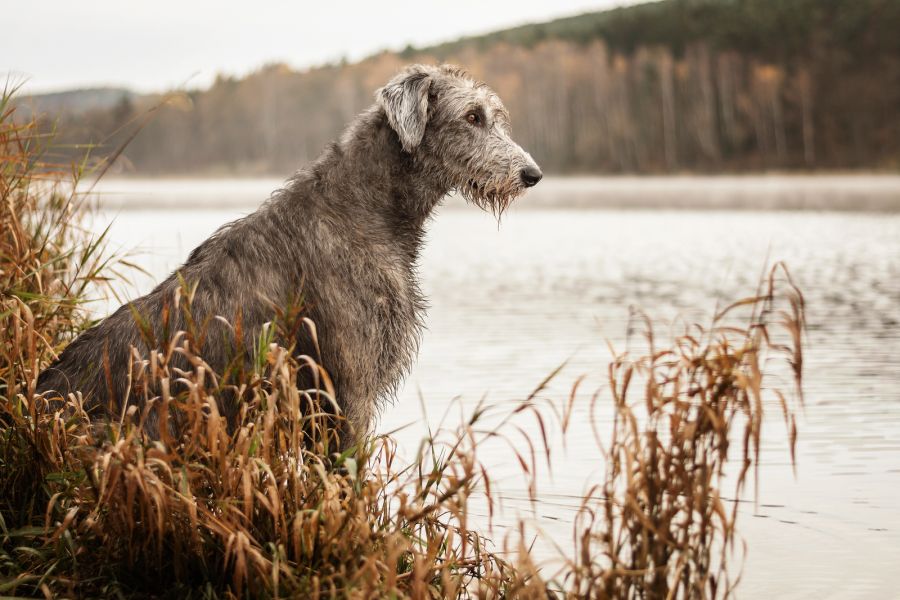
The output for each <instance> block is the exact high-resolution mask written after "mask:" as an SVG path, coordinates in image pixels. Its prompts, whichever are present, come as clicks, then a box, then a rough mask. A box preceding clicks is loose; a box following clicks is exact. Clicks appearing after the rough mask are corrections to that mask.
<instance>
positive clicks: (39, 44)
mask: <svg viewBox="0 0 900 600" xmlns="http://www.w3.org/2000/svg"><path fill="white" fill-rule="evenodd" d="M634 1H635V0H451V1H447V0H439V1H429V0H392V1H390V2H366V1H359V2H351V1H347V0H319V1H317V2H299V1H296V0H295V1H293V2H291V1H288V0H256V1H251V0H247V1H244V2H234V1H232V0H218V1H212V0H154V1H145V0H141V1H137V0H80V1H79V0H17V1H14V2H13V1H11V0H0V4H5V3H9V4H13V5H14V6H15V8H11V7H9V6H7V7H5V11H4V12H5V14H7V15H10V14H14V15H15V23H16V26H10V25H7V26H5V27H4V28H3V35H2V36H0V74H4V73H7V72H11V73H13V76H14V77H15V78H17V79H21V78H27V80H28V84H27V87H28V89H29V90H31V91H48V90H59V89H67V88H72V87H86V86H97V85H116V86H126V87H130V88H133V89H135V90H138V91H161V90H164V89H166V88H171V87H175V86H180V85H182V84H184V83H185V82H186V81H188V80H190V81H189V85H190V86H191V87H194V86H203V85H206V84H208V83H209V82H211V81H212V80H213V78H214V77H215V75H216V73H220V72H221V73H227V74H230V75H242V74H245V73H247V72H249V71H252V70H254V69H256V68H258V67H259V66H261V65H263V64H265V63H267V62H286V63H288V64H290V65H292V66H294V67H305V66H311V65H316V64H321V63H324V62H328V61H334V60H339V59H340V58H342V57H346V58H348V59H350V60H357V59H360V58H363V57H365V56H367V55H369V54H371V53H373V52H376V51H378V50H381V49H385V48H389V49H401V48H403V47H405V46H406V45H407V44H413V45H417V46H420V45H423V44H431V43H434V42H441V41H446V40H452V39H456V38H457V37H460V36H463V35H469V34H475V33H484V32H488V31H492V30H494V29H498V28H503V27H509V26H513V25H520V24H523V23H529V22H535V21H543V20H547V19H551V18H553V17H557V16H564V15H572V14H578V13H580V12H585V11H589V10H597V9H602V8H609V7H614V6H618V5H622V4H631V3H634Z"/></svg>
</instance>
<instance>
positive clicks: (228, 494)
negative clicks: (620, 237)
mask: <svg viewBox="0 0 900 600" xmlns="http://www.w3.org/2000/svg"><path fill="white" fill-rule="evenodd" d="M11 111H12V109H11V108H10V99H9V94H6V95H4V98H3V101H2V104H0V115H2V118H0V159H2V166H0V194H2V203H3V204H2V207H0V225H2V232H3V233H2V236H3V237H2V239H0V244H2V247H0V278H2V297H0V302H2V304H0V321H2V331H4V332H6V333H4V337H3V338H2V339H0V381H2V383H0V595H3V594H6V595H12V596H29V597H31V596H40V597H57V596H68V597H110V596H114V597H172V598H185V597H201V598H234V597H313V598H316V597H360V598H362V597H365V598H370V597H398V598H407V597H408V598H442V597H481V598H500V597H527V598H531V597H534V598H539V597H547V596H548V594H549V593H556V594H558V595H561V596H567V597H573V598H574V597H600V598H667V597H672V598H716V597H726V596H728V595H729V593H730V590H731V586H732V584H733V581H731V580H730V578H729V576H730V574H731V573H732V567H733V565H732V564H731V563H730V561H731V557H732V547H733V545H734V543H735V540H736V539H737V538H736V529H735V524H736V519H737V509H736V507H737V504H736V502H731V503H730V505H729V501H726V500H725V499H724V498H723V497H722V494H721V489H722V485H723V483H722V482H723V479H722V477H723V473H724V472H725V471H724V469H725V466H726V464H727V462H728V459H729V458H730V456H731V455H730V454H729V452H730V448H731V444H732V443H733V442H734V440H735V439H737V440H738V441H739V450H740V451H741V456H740V459H739V460H740V461H741V462H740V463H739V466H740V475H739V477H738V478H737V486H738V488H739V489H738V490H736V494H735V497H738V496H739V492H740V488H741V486H742V485H743V483H744V481H745V479H746V477H747V476H748V475H749V474H752V473H755V472H756V467H757V465H758V456H759V448H760V441H761V436H762V430H763V423H764V420H763V413H764V408H765V407H766V406H767V405H768V403H769V399H767V396H768V398H770V399H771V398H774V400H775V401H776V402H780V404H779V406H780V408H779V410H781V411H782V412H783V414H784V417H785V419H786V422H787V423H788V426H789V427H790V428H791V432H792V435H791V445H792V447H793V439H794V434H793V432H794V429H793V404H792V403H791V402H790V401H789V399H790V398H795V399H796V400H799V395H798V391H799V379H800V366H801V356H800V339H801V334H802V328H803V304H802V298H801V297H800V295H799V292H797V291H796V288H794V287H793V285H792V284H791V283H790V281H789V280H786V279H785V278H784V277H783V276H781V274H782V273H786V272H785V271H782V270H773V271H772V275H771V277H770V279H768V280H767V281H766V285H765V288H764V289H763V290H762V292H761V293H760V294H759V295H758V296H757V297H755V298H751V299H748V300H746V301H744V302H743V303H739V304H738V305H737V306H736V307H734V308H731V309H729V310H726V311H724V312H723V314H722V315H720V316H719V317H718V318H717V320H716V323H715V324H714V326H713V327H712V328H710V329H708V330H699V329H698V330H696V331H694V332H693V335H685V336H683V337H680V338H678V339H676V340H675V341H674V344H672V345H671V347H667V348H665V349H656V348H654V344H655V342H654V341H653V339H652V335H649V327H648V340H649V341H650V346H651V351H650V352H649V354H648V355H647V356H644V357H638V358H635V359H629V358H628V357H627V356H620V357H619V358H618V359H616V360H615V362H613V364H611V365H610V375H609V376H610V384H611V385H610V391H611V395H612V400H613V402H614V408H615V414H616V418H615V422H614V428H613V431H612V432H611V436H610V434H609V433H608V432H603V431H598V432H597V437H598V440H601V443H600V446H601V447H600V449H599V450H598V460H604V461H605V464H606V465H607V476H606V478H605V480H604V481H599V482H596V484H595V485H594V487H593V488H591V490H590V492H589V493H588V494H586V496H585V498H584V499H583V503H582V508H581V510H580V511H579V514H578V517H577V519H576V521H575V524H574V527H575V530H574V536H575V539H576V540H577V543H576V548H574V551H572V552H569V553H566V552H564V554H567V555H568V556H569V558H568V560H567V561H566V562H565V564H564V566H563V567H562V568H560V569H559V570H553V571H550V570H548V569H547V568H544V569H541V568H540V565H539V564H537V563H536V561H535V560H534V559H533V558H532V557H531V556H530V554H529V550H528V547H527V546H526V545H525V540H526V539H528V538H527V537H526V536H527V535H528V533H527V531H526V530H525V528H524V526H523V527H522V528H521V529H520V532H521V533H519V534H514V535H510V536H508V537H507V540H506V542H507V543H506V544H505V546H506V547H505V548H503V550H504V551H503V552H496V551H494V547H493V545H492V544H491V542H490V541H489V540H486V539H485V538H483V537H482V536H481V534H480V533H479V527H478V524H476V523H473V522H472V521H473V520H474V518H473V517H472V515H471V514H470V513H471V512H472V511H471V507H472V503H473V502H477V503H479V504H480V503H482V502H485V501H486V502H487V504H488V507H489V510H490V511H493V510H494V496H495V495H496V490H495V489H494V487H493V486H492V485H491V481H490V477H489V472H488V470H487V469H486V467H485V465H484V463H483V462H482V461H481V459H480V458H479V446H480V445H482V444H483V443H484V442H485V441H486V440H487V439H489V438H501V439H506V440H508V441H509V442H510V444H509V445H510V450H511V452H513V453H515V455H516V456H517V457H518V460H519V462H520V464H521V465H522V469H523V473H524V475H525V477H526V478H527V479H531V478H533V477H534V476H535V475H534V474H535V473H536V472H537V471H538V469H537V462H538V461H539V460H541V459H542V458H543V456H542V455H546V454H548V453H549V452H550V451H551V449H550V443H549V442H548V438H550V437H552V436H550V435H548V431H549V430H550V429H551V428H552V429H553V430H561V431H562V432H565V431H567V430H568V428H569V424H570V423H571V421H572V418H573V410H574V409H575V407H576V406H577V403H578V402H580V401H581V400H580V395H579V394H576V393H575V392H574V390H573V394H572V395H571V397H570V399H569V400H568V401H567V402H565V403H563V404H562V405H560V404H558V403H553V402H544V401H539V400H537V398H538V396H539V394H538V393H539V392H540V391H541V390H542V389H543V386H544V383H546V382H544V383H542V384H541V386H539V388H538V390H536V392H535V393H534V394H532V395H531V396H529V397H528V398H526V399H524V400H523V401H522V402H520V403H518V404H517V405H516V406H514V407H513V408H511V409H509V408H506V409H503V408H498V407H493V408H486V407H479V409H478V410H476V411H475V412H474V413H473V414H472V416H471V417H470V418H469V420H468V421H466V422H464V423H462V424H460V425H459V426H458V427H455V428H451V429H449V430H442V431H439V432H437V433H435V434H434V435H432V436H430V437H429V438H428V439H426V440H425V441H423V443H422V445H421V447H420V449H419V453H418V457H417V459H416V460H414V461H413V462H412V463H411V464H408V465H407V464H401V463H400V461H399V459H398V457H397V452H396V447H395V445H394V442H393V441H392V440H391V439H390V438H389V437H384V436H382V437H376V438H372V439H370V440H369V441H368V442H367V443H366V444H365V445H364V446H363V447H359V448H354V449H352V450H349V451H347V452H344V453H343V454H338V453H336V452H335V451H334V449H335V445H334V435H335V431H334V428H333V422H332V421H331V419H330V417H329V416H328V414H327V411H324V410H321V409H322V408H325V407H327V406H328V405H330V403H331V402H332V400H333V398H332V394H331V390H330V386H329V384H328V378H327V374H326V373H325V372H324V371H323V370H322V369H321V368H320V367H319V366H318V365H317V364H316V363H315V361H313V360H312V359H311V358H309V357H296V356H294V355H293V354H292V352H291V349H290V348H283V347H280V346H278V345H277V344H275V343H272V339H273V338H272V337H271V336H270V335H269V334H268V333H266V332H264V333H263V334H262V335H261V336H260V342H259V345H258V348H259V350H258V352H257V356H256V361H255V362H254V366H253V368H252V369H248V370H241V371H240V372H237V373H229V375H228V377H227V378H226V377H223V374H217V373H214V372H212V370H211V369H209V367H208V366H207V365H206V364H205V363H204V362H203V359H202V357H200V356H197V355H196V354H195V353H194V352H192V350H191V347H192V346H191V344H190V339H192V337H195V336H197V335H202V332H198V331H187V332H180V333H178V334H175V335H173V336H172V337H171V338H170V339H169V340H167V343H166V344H163V345H162V347H160V348H159V349H158V350H156V351H154V352H153V353H152V354H150V355H149V356H137V355H135V358H136V360H137V361H138V362H139V364H140V365H141V367H142V368H141V369H140V371H139V373H137V374H136V377H140V378H144V379H145V380H146V382H147V384H148V385H145V386H141V387H142V388H143V389H154V390H158V391H159V394H158V396H157V397H156V398H155V399H154V400H153V401H152V402H149V403H148V404H147V408H146V409H145V411H144V412H140V411H138V410H136V409H134V408H132V409H129V410H127V411H126V412H124V413H123V414H121V415H118V416H117V417H116V418H115V419H112V420H110V421H107V422H102V423H95V422H92V421H91V419H90V416H89V415H88V414H86V413H85V411H84V410H83V409H82V406H81V399H80V398H79V397H77V396H73V397H71V398H70V399H69V401H68V402H67V403H66V404H65V405H64V406H50V405H48V403H47V402H45V401H43V400H42V399H41V398H35V397H34V396H33V391H34V385H35V379H36V377H37V374H38V372H39V371H40V369H41V368H43V367H44V366H46V365H47V364H48V363H49V362H50V360H51V359H52V358H53V356H54V353H55V352H56V351H58V350H59V348H60V347H61V346H62V345H63V344H65V342H66V340H67V339H70V338H71V336H72V335H73V334H76V333H77V332H78V331H80V330H82V329H83V328H84V327H86V326H88V325H89V318H88V316H87V315H86V314H85V312H84V311H83V310H82V308H81V304H82V300H83V299H84V298H86V297H89V296H91V295H94V294H96V291H95V289H96V287H97V286H102V285H103V284H104V283H105V281H106V279H105V278H106V276H107V273H108V272H109V271H108V268H109V267H110V266H111V263H110V262H109V261H108V259H106V258H105V257H104V253H103V252H102V251H101V250H102V239H101V240H99V241H91V240H90V239H89V238H88V237H87V236H86V234H85V233H84V232H83V231H81V230H80V229H79V228H78V218H79V215H80V211H81V210H82V208H81V207H82V204H81V203H80V199H79V198H78V197H77V196H75V195H74V193H73V192H72V191H71V190H72V189H74V187H73V186H72V183H73V180H77V178H78V177H79V176H80V173H81V171H79V170H77V169H76V170H74V171H71V170H63V169H60V168H57V167H55V166H54V165H52V164H49V161H48V160H46V154H45V144H43V140H42V139H41V138H40V137H39V136H37V135H36V134H35V130H34V128H33V124H32V123H18V124H17V123H16V122H15V120H14V119H13V118H12V112H11ZM73 249H74V250H73ZM190 295H191V292H190V290H189V289H183V290H181V293H180V295H179V296H178V297H176V298H173V305H172V310H189V308H190ZM747 307H753V312H752V314H749V315H747V314H745V315H743V318H744V319H745V322H746V323H748V325H746V326H745V327H744V328H743V329H739V328H737V329H736V328H730V327H725V326H724V325H723V324H724V323H725V321H726V320H727V319H728V318H729V317H732V318H733V317H734V316H735V314H736V313H735V311H742V310H745V309H746V308H747ZM302 319H303V313H302V310H299V311H298V310H285V311H284V313H283V314H282V316H281V318H280V319H277V320H276V325H275V326H276V327H277V326H283V327H287V328H289V329H290V328H293V327H295V326H300V325H302V323H300V321H302ZM238 334H239V332H236V335H238ZM782 338H783V339H782ZM176 356H177V357H184V358H186V360H187V364H189V365H190V367H189V368H187V369H180V370H179V369H177V368H175V367H174V364H173V358H174V357H176ZM778 357H782V358H784V359H786V361H787V362H788V364H789V365H791V368H792V371H791V372H792V375H793V377H794V378H795V381H796V384H797V386H798V388H797V391H793V390H789V392H792V393H788V394H786V395H782V394H780V393H778V392H777V391H776V390H771V389H768V388H767V386H766V385H764V373H765V369H764V367H768V366H769V365H768V363H767V361H771V359H773V358H778ZM174 363H175V364H182V363H181V362H180V360H179V361H174ZM307 369H309V370H312V371H313V372H314V373H315V374H317V375H318V381H319V385H318V386H316V387H315V388H314V389H298V388H297V386H296V381H297V374H298V373H299V372H300V371H301V370H307ZM226 392H227V393H230V394H231V393H234V392H237V393H238V395H239V397H241V398H242V400H243V401H242V404H241V410H240V413H239V416H238V421H237V422H236V423H226V421H225V419H224V417H223V416H222V415H221V414H220V413H219V408H218V407H219V399H220V398H221V395H222V394H224V393H226ZM604 397H605V396H604V395H602V394H598V395H596V396H595V397H594V400H593V402H595V403H596V402H599V401H600V400H599V399H601V398H604ZM501 410H506V411H507V412H506V414H505V415H501V418H500V423H499V426H496V427H495V426H494V425H491V426H490V427H487V426H486V425H485V423H486V422H488V421H490V419H488V416H489V415H490V413H491V412H492V411H493V412H494V413H496V412H497V411H501ZM528 415H530V416H531V418H532V419H534V427H531V428H528V427H527V426H524V425H523V422H522V419H523V418H524V417H525V416H528ZM151 416H153V417H154V418H159V420H160V422H161V424H162V425H161V427H160V431H162V435H161V439H158V440H154V439H150V438H148V437H147V436H145V435H144V433H143V430H142V428H141V423H142V422H143V421H145V420H146V419H148V418H150V417H151ZM490 422H491V423H495V424H496V421H490ZM523 427H524V428H523ZM528 431H534V432H536V433H535V434H534V435H533V436H530V435H529V434H528ZM551 433H552V432H551ZM532 438H533V439H532ZM517 448H526V449H527V450H526V451H522V452H520V451H518V450H516V449H517ZM732 454H733V452H732ZM548 462H549V461H548ZM530 483H531V484H532V485H529V489H530V490H532V492H533V490H535V489H536V487H535V486H534V485H533V484H534V481H533V480H532V481H531V482H530ZM492 490H493V491H492ZM548 590H556V592H548Z"/></svg>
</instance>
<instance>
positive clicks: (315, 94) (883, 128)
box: [43, 0, 900, 175]
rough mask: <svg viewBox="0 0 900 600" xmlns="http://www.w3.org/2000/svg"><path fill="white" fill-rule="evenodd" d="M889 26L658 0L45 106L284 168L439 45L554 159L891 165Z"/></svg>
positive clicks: (876, 17)
mask: <svg viewBox="0 0 900 600" xmlns="http://www.w3.org/2000/svg"><path fill="white" fill-rule="evenodd" d="M898 28H900V1H898V0H789V1H785V0H662V1H660V2H651V3H646V4H639V5H635V6H630V7H622V8H617V9H614V10H607V11H602V12H595V13H588V14H583V15H578V16H573V17H567V18H563V19H558V20H555V21H551V22H547V23H541V24H532V25H526V26H522V27H517V28H512V29H507V30H503V31H498V32H495V33H491V34H487V35H483V36H477V37H470V38H463V39H460V40H457V41H454V42H451V43H446V44H441V45H437V46H433V47H428V48H413V47H407V48H406V49H405V50H403V51H401V52H390V51H384V52H381V53H378V54H376V55H373V56H371V57H369V58H367V59H365V60H362V61H360V62H357V63H352V64H349V63H346V62H343V63H341V64H331V65H324V66H319V67H315V68H310V69H305V70H295V69H292V68H291V67H289V66H287V65H284V64H270V65H266V66H263V67H261V68H260V69H259V70H258V71H256V72H254V73H252V74H250V75H248V76H246V77H242V78H237V77H231V76H226V75H221V76H219V77H218V78H217V79H216V81H215V83H214V84H213V85H211V86H210V87H209V88H208V89H193V90H176V91H172V92H169V93H166V94H159V95H144V96H139V95H134V94H130V93H125V92H123V93H122V94H121V96H120V98H119V99H118V101H116V102H112V103H109V102H107V103H106V104H105V105H102V106H95V107H94V108H84V107H83V106H82V107H79V108H78V109H65V108H59V109H58V110H48V111H47V112H46V114H45V115H44V116H43V123H44V127H45V128H47V129H50V128H53V129H56V130H57V131H59V132H61V133H60V135H61V137H62V141H64V142H66V141H67V142H70V143H71V144H72V145H73V147H74V146H76V145H80V144H83V143H84V142H85V141H90V142H91V143H93V144H96V145H97V146H98V147H97V148H96V149H95V150H94V153H95V154H96V155H103V154H104V153H108V152H110V151H112V150H113V149H115V148H117V147H118V146H120V145H121V144H122V142H124V141H125V140H126V139H129V138H130V137H131V136H132V135H133V134H134V133H135V131H136V130H137V129H138V128H140V129H141V131H140V133H139V134H138V135H136V136H135V137H134V139H133V140H131V142H130V143H129V144H128V146H127V148H126V150H125V152H124V153H123V154H122V155H121V156H119V157H118V159H117V161H116V163H117V164H116V166H115V169H116V171H118V172H122V173H138V174H248V175H249V174H284V173H286V172H290V171H292V170H293V169H295V168H297V167H298V166H299V165H300V164H302V163H303V162H305V161H307V160H310V159H312V158H314V157H315V156H316V155H318V153H319V152H320V151H321V149H322V148H323V147H324V146H325V145H326V144H327V143H329V142H330V141H331V140H333V139H334V138H335V137H336V136H337V135H338V134H339V133H340V131H341V130H342V128H343V127H344V126H345V125H346V124H347V123H348V122H349V121H350V120H352V118H353V117H354V115H356V114H357V113H358V112H359V111H361V110H362V109H363V108H364V107H366V106H368V105H369V104H370V103H371V102H372V100H373V92H374V90H376V89H377V88H378V87H379V86H381V85H383V84H384V82H386V81H387V80H388V79H389V78H390V77H391V76H392V75H393V74H394V73H395V72H397V71H398V70H399V69H401V68H402V67H403V65H405V64H408V63H411V62H427V63H436V62H451V63H455V64H458V65H461V66H463V67H465V68H466V69H467V70H469V72H471V73H472V74H473V75H474V76H475V77H477V78H479V79H482V80H483V81H485V82H487V83H488V84H489V85H490V86H491V87H492V88H493V89H494V90H496V92H497V93H498V94H499V95H500V97H501V98H502V99H503V101H504V103H505V104H506V106H507V108H508V109H509V111H510V113H511V116H512V124H513V132H514V135H515V136H516V139H517V140H518V141H519V142H520V143H521V144H522V145H523V146H524V147H525V148H527V149H528V150H529V151H530V152H531V153H532V155H533V156H534V157H535V159H536V160H538V162H539V163H540V164H541V165H542V166H543V167H544V169H545V170H546V171H549V172H552V173H671V172H675V173H677V172H723V171H724V172H744V171H761V170H852V169H865V170H894V169H897V168H898V167H900V35H898V33H897V32H898ZM79 147H80V148H83V146H79ZM79 151H80V150H79V149H76V148H73V155H74V154H75V153H77V152H79Z"/></svg>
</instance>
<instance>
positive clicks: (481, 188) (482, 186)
mask: <svg viewBox="0 0 900 600" xmlns="http://www.w3.org/2000/svg"><path fill="white" fill-rule="evenodd" d="M457 191H458V192H459V193H460V194H462V197H463V198H465V199H466V201H467V202H471V203H472V204H474V205H475V206H477V207H479V208H480V209H482V210H485V211H490V212H491V213H492V214H493V215H494V216H495V217H497V219H498V220H499V219H500V217H502V216H503V213H504V212H505V211H506V209H507V208H509V205H510V204H512V201H513V200H515V199H516V198H517V197H519V196H521V195H522V193H523V192H524V191H525V188H524V187H523V185H522V184H521V183H519V182H518V181H516V180H513V179H510V178H509V177H503V178H502V179H499V178H488V179H484V180H479V179H474V178H473V179H469V180H467V181H466V182H465V183H463V185H460V186H458V187H457Z"/></svg>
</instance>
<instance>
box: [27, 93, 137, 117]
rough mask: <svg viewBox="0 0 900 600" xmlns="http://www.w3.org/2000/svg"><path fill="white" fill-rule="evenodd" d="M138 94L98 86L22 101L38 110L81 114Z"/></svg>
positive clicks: (35, 96)
mask: <svg viewBox="0 0 900 600" xmlns="http://www.w3.org/2000/svg"><path fill="white" fill-rule="evenodd" d="M137 96H138V94H136V93H135V92H132V91H131V90H129V89H126V88H117V87H98V88H85V89H76V90H65V91H60V92H49V93H43V94H33V95H30V96H25V97H23V98H22V100H21V103H22V104H23V105H25V106H30V107H32V108H33V109H34V110H35V111H36V112H39V113H41V112H45V113H61V112H66V113H72V114H79V113H83V112H86V111H90V110H106V109H111V108H113V107H115V106H116V105H117V104H120V103H122V102H128V101H132V100H134V99H135V98H136V97H137Z"/></svg>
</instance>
